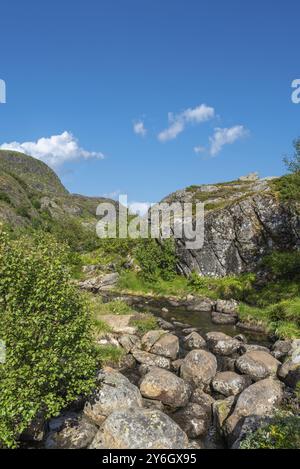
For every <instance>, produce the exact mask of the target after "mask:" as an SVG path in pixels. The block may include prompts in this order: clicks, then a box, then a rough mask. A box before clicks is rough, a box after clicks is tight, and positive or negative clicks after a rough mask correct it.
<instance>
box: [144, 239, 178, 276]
mask: <svg viewBox="0 0 300 469" xmlns="http://www.w3.org/2000/svg"><path fill="white" fill-rule="evenodd" d="M135 256H136V259H137V261H138V263H139V265H140V267H141V269H142V271H141V276H142V277H143V278H144V279H145V280H147V281H155V280H157V279H158V278H159V277H161V278H162V279H163V280H171V279H173V278H174V277H175V275H176V254H175V243H174V240H172V239H166V240H164V241H163V242H161V243H158V242H157V240H155V239H145V240H141V241H140V242H139V243H138V245H137V248H136V250H135Z"/></svg>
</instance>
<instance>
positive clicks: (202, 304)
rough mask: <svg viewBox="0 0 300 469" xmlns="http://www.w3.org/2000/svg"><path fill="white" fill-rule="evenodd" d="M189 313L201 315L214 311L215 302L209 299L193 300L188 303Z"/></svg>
mask: <svg viewBox="0 0 300 469" xmlns="http://www.w3.org/2000/svg"><path fill="white" fill-rule="evenodd" d="M185 304H186V309H187V311H195V312H199V313H205V312H210V311H212V309H213V307H214V305H215V302H214V301H212V300H210V299H209V298H193V299H191V300H190V301H189V300H187V301H186V303H185Z"/></svg>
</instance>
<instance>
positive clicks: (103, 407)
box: [84, 368, 142, 425]
mask: <svg viewBox="0 0 300 469" xmlns="http://www.w3.org/2000/svg"><path fill="white" fill-rule="evenodd" d="M98 381H99V388H98V389H97V390H96V392H95V393H94V395H93V396H92V397H91V398H90V399H89V400H88V401H87V402H86V404H85V407H84V414H85V415H86V416H87V417H88V418H89V419H90V420H91V421H92V422H94V423H95V424H97V425H100V424H101V423H102V422H103V421H104V420H105V418H106V417H107V416H108V415H110V414H111V413H112V412H113V411H114V410H116V409H118V410H121V409H122V410H123V409H133V408H136V407H142V396H141V394H140V391H139V390H138V388H137V387H136V386H134V385H133V384H131V383H130V381H129V380H128V379H127V378H126V377H125V376H123V375H122V374H121V373H118V372H117V371H115V370H113V369H112V368H105V369H104V370H103V371H102V372H101V373H99V377H98Z"/></svg>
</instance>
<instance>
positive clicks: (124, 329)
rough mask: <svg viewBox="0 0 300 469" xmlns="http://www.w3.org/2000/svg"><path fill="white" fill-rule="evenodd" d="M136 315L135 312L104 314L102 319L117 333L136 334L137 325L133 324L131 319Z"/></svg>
mask: <svg viewBox="0 0 300 469" xmlns="http://www.w3.org/2000/svg"><path fill="white" fill-rule="evenodd" d="M135 317H136V315H134V314H104V315H102V316H101V321H104V322H105V323H106V324H107V325H108V326H109V327H110V329H111V330H112V331H113V332H115V333H117V334H130V335H135V334H136V332H137V327H135V326H131V321H132V320H133V319H135Z"/></svg>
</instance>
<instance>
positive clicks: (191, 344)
mask: <svg viewBox="0 0 300 469" xmlns="http://www.w3.org/2000/svg"><path fill="white" fill-rule="evenodd" d="M183 345H184V348H186V349H187V350H194V349H198V350H199V349H204V348H206V342H205V340H204V339H203V337H201V335H200V334H198V332H195V331H193V332H191V333H190V334H189V335H188V336H186V337H184V339H183Z"/></svg>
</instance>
